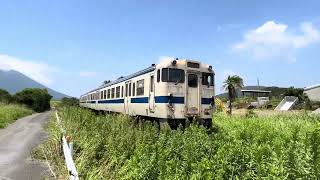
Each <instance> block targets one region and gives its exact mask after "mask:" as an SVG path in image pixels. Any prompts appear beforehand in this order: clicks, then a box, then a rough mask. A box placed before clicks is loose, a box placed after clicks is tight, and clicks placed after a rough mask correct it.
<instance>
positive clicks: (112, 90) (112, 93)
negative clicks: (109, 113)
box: [111, 88, 115, 99]
mask: <svg viewBox="0 0 320 180" xmlns="http://www.w3.org/2000/svg"><path fill="white" fill-rule="evenodd" d="M114 91H115V89H114V88H112V89H111V98H112V99H113V98H114V94H115V93H114Z"/></svg>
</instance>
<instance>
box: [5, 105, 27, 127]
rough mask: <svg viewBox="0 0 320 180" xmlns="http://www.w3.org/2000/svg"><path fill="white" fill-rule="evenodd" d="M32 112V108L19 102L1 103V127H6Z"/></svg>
mask: <svg viewBox="0 0 320 180" xmlns="http://www.w3.org/2000/svg"><path fill="white" fill-rule="evenodd" d="M30 114H32V110H30V109H28V108H26V107H24V106H22V105H17V104H0V128H5V127H6V126H7V125H8V124H9V123H12V122H14V121H15V120H17V119H19V118H21V117H24V116H27V115H30Z"/></svg>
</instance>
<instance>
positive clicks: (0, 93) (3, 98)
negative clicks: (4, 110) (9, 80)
mask: <svg viewBox="0 0 320 180" xmlns="http://www.w3.org/2000/svg"><path fill="white" fill-rule="evenodd" d="M11 101H12V96H11V94H10V93H9V92H8V91H7V90H5V89H0V102H2V103H6V104H7V103H10V102H11Z"/></svg>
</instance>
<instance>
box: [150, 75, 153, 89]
mask: <svg viewBox="0 0 320 180" xmlns="http://www.w3.org/2000/svg"><path fill="white" fill-rule="evenodd" d="M153 87H154V76H151V77H150V92H153Z"/></svg>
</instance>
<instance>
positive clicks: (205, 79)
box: [202, 73, 214, 86]
mask: <svg viewBox="0 0 320 180" xmlns="http://www.w3.org/2000/svg"><path fill="white" fill-rule="evenodd" d="M202 85H208V86H214V75H213V74H212V73H202Z"/></svg>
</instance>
